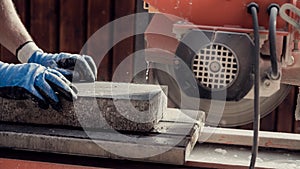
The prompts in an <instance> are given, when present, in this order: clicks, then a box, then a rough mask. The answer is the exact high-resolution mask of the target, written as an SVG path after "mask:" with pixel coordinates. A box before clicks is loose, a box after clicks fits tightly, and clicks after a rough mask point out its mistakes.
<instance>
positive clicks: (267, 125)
mask: <svg viewBox="0 0 300 169" xmlns="http://www.w3.org/2000/svg"><path fill="white" fill-rule="evenodd" d="M14 2H15V5H16V8H17V11H18V13H19V15H20V17H21V19H22V21H23V22H24V24H25V25H26V27H27V29H28V30H29V31H30V33H31V35H32V37H33V38H34V40H35V41H36V43H37V44H38V46H40V47H41V48H42V49H43V50H45V51H47V52H59V51H65V52H72V53H78V52H80V50H81V48H82V46H83V45H84V43H85V42H86V40H87V39H88V38H89V37H90V36H91V35H92V34H93V33H94V32H96V31H97V30H98V29H99V28H101V27H102V26H103V25H105V24H107V23H108V22H109V21H112V20H114V19H117V18H119V17H122V16H126V15H128V14H132V13H134V12H135V11H136V1H135V0H76V1H74V0H14ZM139 4H140V3H139ZM131 24H132V29H133V31H134V25H133V23H131ZM119 29H121V28H114V29H112V30H111V31H112V32H111V34H110V35H108V37H106V38H108V39H109V36H111V35H113V33H114V32H116V31H120V30H119ZM107 43H109V41H108V42H107ZM134 47H135V40H134V38H133V37H132V38H128V39H125V40H124V41H122V42H120V43H118V44H117V45H116V46H115V47H114V48H113V49H112V50H111V51H110V52H109V53H108V54H107V56H106V57H105V58H104V60H103V61H102V62H101V65H100V67H99V72H100V73H99V76H98V79H99V80H107V81H109V80H111V76H112V74H113V72H114V70H115V69H116V67H117V66H118V64H119V63H120V62H121V61H122V60H123V59H124V58H125V57H127V56H128V55H129V54H131V53H132V51H134ZM1 60H3V61H6V62H13V63H17V62H18V61H17V60H16V58H15V57H14V56H13V55H12V54H11V53H9V52H8V51H7V50H6V49H5V48H3V47H1ZM132 63H133V61H132ZM132 69H133V66H132V65H128V72H132V71H133V70H132ZM297 91H298V90H296V89H293V90H292V91H291V92H290V94H289V96H288V97H287V98H286V99H285V100H284V102H283V103H282V104H281V105H280V106H279V107H278V108H277V109H276V110H275V111H274V112H273V113H271V114H270V115H268V116H267V117H265V118H263V119H262V123H261V125H262V126H261V128H262V130H267V131H281V132H295V133H300V122H296V121H295V119H294V115H293V114H294V110H295V100H296V95H297ZM239 128H243V129H249V128H251V124H249V125H246V126H241V127H239Z"/></svg>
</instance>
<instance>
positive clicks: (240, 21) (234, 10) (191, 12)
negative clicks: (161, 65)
mask: <svg viewBox="0 0 300 169" xmlns="http://www.w3.org/2000/svg"><path fill="white" fill-rule="evenodd" d="M144 1H145V2H147V3H148V4H149V5H151V6H152V7H154V8H156V9H158V11H159V12H162V13H167V14H172V15H176V16H179V17H182V18H184V19H187V20H188V21H190V22H192V23H193V24H196V25H208V26H226V27H228V26H229V27H241V28H248V29H249V28H250V29H251V28H252V19H251V15H250V14H249V13H247V5H248V4H249V3H251V2H253V0H223V1H221V0H209V1H204V0H163V1H161V0H144ZM255 2H256V3H258V5H259V7H260V11H259V16H258V18H259V25H260V26H263V27H265V28H268V23H269V16H268V14H267V9H268V6H269V5H270V4H271V3H277V4H279V5H282V4H284V3H293V4H296V1H295V0H272V1H266V0H256V1H255ZM277 26H278V28H281V29H286V28H287V24H286V22H284V21H283V20H282V19H280V18H279V19H278V24H277Z"/></svg>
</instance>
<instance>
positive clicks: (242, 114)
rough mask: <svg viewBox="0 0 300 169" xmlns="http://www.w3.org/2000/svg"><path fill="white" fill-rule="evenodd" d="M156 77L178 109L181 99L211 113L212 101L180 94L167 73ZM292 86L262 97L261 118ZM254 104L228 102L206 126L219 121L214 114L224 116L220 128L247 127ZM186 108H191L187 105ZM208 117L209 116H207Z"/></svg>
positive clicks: (241, 101) (159, 72)
mask: <svg viewBox="0 0 300 169" xmlns="http://www.w3.org/2000/svg"><path fill="white" fill-rule="evenodd" d="M154 74H155V77H156V79H157V83H159V84H161V85H167V86H168V88H169V92H168V99H169V101H170V102H172V103H173V104H175V105H176V106H177V108H180V105H181V99H185V100H190V101H185V103H189V102H190V103H193V105H195V102H199V105H200V107H199V109H200V110H203V111H204V112H206V113H207V112H210V110H209V109H210V107H211V104H212V101H211V100H206V99H199V98H191V97H188V96H185V95H184V94H183V93H181V94H180V89H179V87H178V86H177V84H176V81H175V80H174V79H173V78H172V77H170V76H168V75H167V74H166V73H165V72H161V71H157V70H156V71H154ZM290 89H291V86H289V85H283V84H282V85H281V88H280V90H279V91H277V92H276V93H275V94H273V95H272V96H270V97H262V98H261V100H260V109H261V117H264V116H266V115H268V114H269V113H271V112H272V111H273V110H274V109H276V107H277V106H278V105H279V104H280V103H281V102H282V101H283V100H284V99H285V98H286V96H287V95H288V94H289V91H290ZM253 103H254V101H253V100H252V99H242V100H240V101H238V102H235V101H230V102H229V101H228V102H226V103H225V107H224V111H223V112H217V113H211V114H209V116H210V118H209V119H207V120H206V125H210V124H214V125H215V121H211V119H218V117H216V118H214V114H217V115H216V116H219V114H220V113H221V114H222V117H221V119H220V120H218V121H219V126H222V127H234V126H240V125H245V124H249V123H251V122H253ZM185 107H189V106H188V105H185ZM207 116H208V114H207Z"/></svg>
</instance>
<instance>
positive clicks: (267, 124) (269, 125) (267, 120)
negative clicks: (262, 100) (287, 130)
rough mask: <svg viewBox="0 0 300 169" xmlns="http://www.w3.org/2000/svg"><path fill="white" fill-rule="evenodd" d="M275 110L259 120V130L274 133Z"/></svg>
mask: <svg viewBox="0 0 300 169" xmlns="http://www.w3.org/2000/svg"><path fill="white" fill-rule="evenodd" d="M275 123H276V110H274V111H273V112H272V113H270V114H269V115H267V116H266V117H264V118H262V119H261V123H260V130H262V131H276V124H275Z"/></svg>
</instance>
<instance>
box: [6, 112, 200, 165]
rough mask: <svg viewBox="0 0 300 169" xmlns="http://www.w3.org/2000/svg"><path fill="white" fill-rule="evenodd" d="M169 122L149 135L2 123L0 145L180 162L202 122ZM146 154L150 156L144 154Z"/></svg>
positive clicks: (137, 159)
mask: <svg viewBox="0 0 300 169" xmlns="http://www.w3.org/2000/svg"><path fill="white" fill-rule="evenodd" d="M176 113H178V112H174V114H176ZM198 113H200V114H202V115H199V116H196V117H204V116H203V115H204V113H203V112H198ZM171 121H172V120H168V122H164V121H163V120H162V121H161V122H160V123H162V124H161V125H160V126H159V129H156V130H154V131H151V132H149V133H148V134H147V133H143V134H141V133H130V134H129V133H128V134H126V133H123V134H120V133H114V132H111V131H107V130H97V131H95V130H93V131H85V132H84V131H81V130H74V129H63V128H54V127H52V128H49V127H41V126H28V125H27V126H26V125H16V124H7V123H6V124H5V123H2V124H1V127H0V140H1V142H0V147H2V148H3V147H4V148H13V149H19V150H30V151H40V152H50V153H63V154H70V155H82V156H96V157H106V158H113V159H130V160H135V161H148V162H159V163H165V164H177V165H183V164H184V163H185V160H186V157H187V156H188V155H189V154H190V152H191V150H192V149H193V147H194V145H195V144H196V142H197V140H198V135H199V132H200V130H201V128H200V127H201V126H202V125H199V124H198V123H190V124H188V123H186V122H185V123H180V122H178V121H176V122H171ZM199 121H203V119H199ZM163 123H165V124H163ZM170 126H172V127H171V128H170ZM124 136H126V137H124ZM91 138H92V139H93V140H91ZM124 138H126V139H124ZM142 138H146V139H142ZM110 150H113V151H110ZM117 152H118V153H121V155H120V154H118V153H117ZM149 153H150V154H152V155H153V156H147V154H149ZM150 154H149V155H150Z"/></svg>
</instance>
